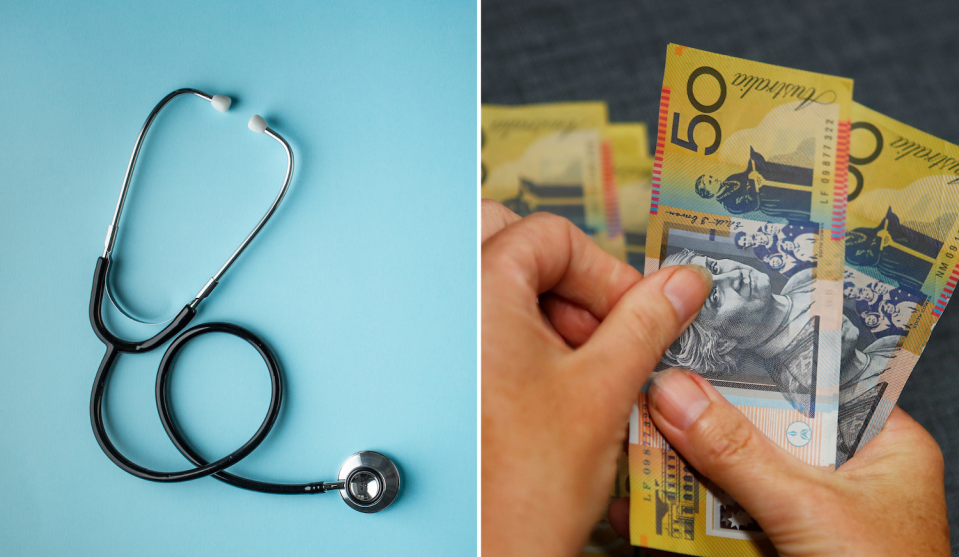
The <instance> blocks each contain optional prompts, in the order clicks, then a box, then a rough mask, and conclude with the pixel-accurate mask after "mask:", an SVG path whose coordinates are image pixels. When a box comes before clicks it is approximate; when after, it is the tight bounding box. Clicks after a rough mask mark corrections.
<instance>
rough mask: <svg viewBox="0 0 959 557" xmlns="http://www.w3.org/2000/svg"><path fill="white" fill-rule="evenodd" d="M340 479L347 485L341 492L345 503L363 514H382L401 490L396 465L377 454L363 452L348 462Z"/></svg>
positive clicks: (341, 468)
mask: <svg viewBox="0 0 959 557" xmlns="http://www.w3.org/2000/svg"><path fill="white" fill-rule="evenodd" d="M337 480H338V481H340V482H343V483H344V486H343V489H341V490H340V495H341V496H342V497H343V501H345V502H346V504H347V505H349V506H350V507H352V508H353V509H354V510H357V511H360V512H361V513H375V512H379V511H382V510H383V509H385V508H386V507H388V506H390V503H392V502H393V500H394V499H396V495H397V494H398V493H399V491H400V473H399V470H397V469H396V465H395V464H393V461H391V460H390V459H389V458H387V457H385V456H383V455H381V454H380V453H377V452H373V451H360V452H358V453H356V454H354V455H352V456H351V457H350V458H348V459H346V462H344V463H343V466H340V473H339V475H338V476H337Z"/></svg>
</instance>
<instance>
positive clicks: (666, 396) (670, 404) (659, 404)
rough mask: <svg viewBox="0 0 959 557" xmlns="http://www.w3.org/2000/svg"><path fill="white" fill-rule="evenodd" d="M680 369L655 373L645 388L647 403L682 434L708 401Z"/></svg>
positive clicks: (699, 414)
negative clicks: (647, 390)
mask: <svg viewBox="0 0 959 557" xmlns="http://www.w3.org/2000/svg"><path fill="white" fill-rule="evenodd" d="M688 373H689V372H686V371H684V370H681V369H675V368H673V369H667V370H666V371H662V372H660V373H657V374H656V375H655V376H654V377H653V382H652V384H651V385H650V386H649V401H650V403H651V404H652V405H653V407H654V408H655V409H656V410H657V411H658V412H659V414H660V415H661V416H662V417H663V418H664V419H665V420H666V421H667V422H669V423H670V425H672V426H673V427H675V428H676V429H679V430H680V431H686V430H687V429H688V428H689V426H691V425H693V422H695V421H696V420H698V419H699V417H700V416H701V415H702V414H703V412H704V411H705V410H706V407H707V406H709V398H707V397H706V393H704V392H703V390H702V389H700V388H699V385H697V384H696V382H695V381H693V380H692V379H691V378H690V377H689V375H688Z"/></svg>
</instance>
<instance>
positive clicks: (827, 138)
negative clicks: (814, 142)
mask: <svg viewBox="0 0 959 557" xmlns="http://www.w3.org/2000/svg"><path fill="white" fill-rule="evenodd" d="M825 124H826V127H825V129H824V130H823V138H822V139H823V146H822V147H823V149H822V170H820V171H819V172H820V176H819V181H820V182H822V183H823V184H829V183H831V182H832V178H833V169H832V165H833V160H835V158H836V150H835V149H834V148H833V144H835V142H836V135H835V134H836V121H835V120H830V119H829V118H826V122H825ZM825 195H828V194H825Z"/></svg>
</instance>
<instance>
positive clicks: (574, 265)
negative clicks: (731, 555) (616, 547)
mask: <svg viewBox="0 0 959 557" xmlns="http://www.w3.org/2000/svg"><path fill="white" fill-rule="evenodd" d="M482 240H483V243H482V267H481V269H482V336H483V338H482V366H483V367H482V374H483V375H482V472H481V474H482V544H483V552H484V555H487V556H507V557H509V556H524V557H526V556H536V555H551V556H552V555H557V556H559V555H570V556H572V555H576V554H577V553H578V552H579V550H580V548H581V547H582V545H583V544H584V542H585V541H586V539H587V536H588V534H589V532H590V530H591V529H592V527H593V525H594V524H595V522H596V520H597V519H598V518H599V517H600V515H601V514H602V510H603V507H604V504H605V501H606V500H607V498H608V494H609V486H610V485H611V484H612V482H613V479H614V476H615V462H616V457H617V454H618V452H619V451H621V450H622V444H623V442H624V440H625V434H626V430H625V426H624V424H625V423H626V422H627V419H628V416H629V412H630V409H631V408H632V405H633V404H634V402H635V400H636V397H637V395H638V392H639V389H640V387H641V386H642V384H643V383H644V382H645V381H646V379H647V378H648V377H649V375H650V373H651V371H652V369H653V367H654V366H655V364H656V363H657V362H658V361H659V359H660V358H661V356H662V354H663V352H664V351H665V349H666V348H667V347H668V346H669V345H670V344H671V343H672V342H673V340H675V338H676V337H677V336H678V335H679V333H680V332H681V330H682V329H683V328H684V327H686V326H688V324H689V323H690V322H691V321H692V320H693V319H694V318H695V317H696V314H697V312H698V310H699V308H700V306H701V305H702V303H703V301H704V300H705V298H706V296H707V294H708V292H709V290H710V288H711V287H710V286H709V283H710V278H709V275H708V273H707V274H706V276H701V275H700V274H699V271H697V267H695V266H690V267H684V266H675V267H669V268H666V269H663V270H661V271H659V272H656V273H654V274H652V275H650V276H649V277H646V278H643V277H642V276H641V275H640V274H639V273H638V272H636V271H635V270H633V269H632V268H631V267H629V266H627V265H625V264H624V263H621V262H619V261H617V260H616V259H614V258H612V257H611V256H609V255H607V254H605V253H604V252H602V251H601V250H599V248H598V247H597V246H596V245H595V244H593V243H592V242H591V241H589V239H588V238H587V237H586V236H585V235H583V234H582V233H581V232H580V231H579V230H578V229H576V228H575V227H574V226H572V225H571V224H570V223H569V222H568V221H565V220H563V219H560V218H558V217H552V216H549V215H532V216H530V217H527V218H526V219H522V220H521V219H520V218H519V217H518V216H517V215H515V214H513V213H511V212H510V211H508V210H507V209H506V208H505V207H503V206H502V205H499V204H496V203H494V202H488V201H484V202H483V207H482ZM670 285H672V286H673V287H674V288H671V287H670ZM676 287H678V288H676ZM659 377H660V379H658V380H657V381H656V382H654V383H653V384H652V386H651V387H650V403H651V405H652V409H651V415H652V417H653V420H654V421H655V422H656V424H657V426H658V427H659V428H660V430H661V431H662V432H663V433H664V435H665V436H666V437H667V439H669V441H670V443H671V444H672V445H673V446H675V447H676V448H677V449H678V450H679V451H680V453H682V454H683V455H684V456H685V457H686V458H687V459H688V460H689V461H690V463H691V464H692V465H693V466H694V467H696V468H697V469H698V470H699V471H700V472H702V473H703V474H705V475H706V476H707V477H709V478H711V479H712V480H713V481H715V482H716V483H717V484H718V485H720V487H722V488H723V489H725V490H726V491H727V492H728V493H730V494H731V495H732V496H733V497H734V498H736V500H737V501H739V502H740V504H742V505H743V507H744V508H746V509H747V510H748V511H749V512H750V513H751V514H752V515H753V516H754V517H755V518H756V520H757V521H758V522H759V524H760V525H761V526H762V527H763V528H764V530H765V531H766V532H767V533H768V534H769V535H770V538H771V539H772V541H773V544H774V545H775V546H776V547H777V549H778V550H779V551H780V553H781V554H782V555H795V556H800V555H802V556H806V555H808V556H815V555H853V556H855V555H930V556H937V555H948V554H949V537H948V524H947V522H946V510H945V494H944V487H943V462H942V456H941V453H940V452H939V449H938V447H937V446H936V444H935V441H933V440H932V438H931V437H930V436H929V434H928V433H926V432H925V430H923V429H922V427H921V426H919V425H918V424H917V423H916V422H914V421H913V420H912V419H911V418H909V417H908V416H906V414H905V413H904V412H902V411H901V410H899V409H898V408H897V409H896V410H894V411H893V413H892V415H891V416H890V418H889V420H888V422H887V423H886V426H885V427H884V428H883V430H882V432H880V434H879V435H877V436H876V437H875V438H874V439H873V440H872V441H870V442H869V443H868V444H867V445H866V446H865V447H864V448H863V449H862V450H860V452H859V453H857V455H856V456H855V457H854V458H853V459H851V460H850V461H848V462H847V463H846V464H844V465H843V467H842V468H840V470H839V471H838V472H834V473H829V472H824V471H821V470H819V469H817V468H814V467H812V466H808V465H806V464H804V463H802V462H800V461H799V460H797V459H795V458H794V457H792V456H791V455H789V454H788V453H786V452H785V451H784V450H783V449H781V448H780V447H778V446H776V445H775V444H774V443H773V442H772V441H770V440H769V439H768V438H767V437H766V436H764V435H762V433H761V432H759V431H758V430H757V429H756V428H755V427H754V426H752V424H751V423H750V422H749V421H748V420H747V419H746V418H745V417H744V416H743V415H742V413H740V412H739V411H738V410H736V409H735V408H734V407H732V406H731V405H729V404H728V403H727V402H726V401H725V399H723V398H722V397H721V396H720V395H719V394H718V392H716V391H715V389H713V388H712V387H711V386H710V385H709V384H708V382H706V381H705V380H703V379H702V378H700V377H699V376H698V375H695V374H690V373H687V372H681V371H670V372H666V373H664V374H660V375H659ZM697 393H698V394H697ZM609 512H610V520H611V522H612V524H613V526H614V528H616V529H617V531H619V532H621V534H623V535H625V534H626V532H627V530H628V527H627V525H628V515H627V513H628V501H626V500H620V501H617V502H616V503H614V505H612V506H611V507H610V511H609Z"/></svg>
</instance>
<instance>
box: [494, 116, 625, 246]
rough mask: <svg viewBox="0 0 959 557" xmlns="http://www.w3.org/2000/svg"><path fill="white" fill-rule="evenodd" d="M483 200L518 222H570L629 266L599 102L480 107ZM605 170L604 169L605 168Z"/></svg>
mask: <svg viewBox="0 0 959 557" xmlns="http://www.w3.org/2000/svg"><path fill="white" fill-rule="evenodd" d="M481 111H482V122H481V137H480V148H481V159H482V160H481V167H480V181H481V183H480V195H481V197H483V198H486V199H494V200H496V201H499V202H501V203H503V204H504V205H506V207H508V208H509V209H511V210H512V211H514V212H516V213H517V214H519V215H520V216H526V215H529V214H530V213H533V212H536V211H542V212H547V213H553V214H556V215H559V216H561V217H565V218H567V219H569V220H570V221H572V222H573V223H574V224H575V225H576V226H578V227H579V228H580V229H582V230H583V231H584V232H586V233H587V234H588V235H589V236H590V237H591V238H592V239H593V241H595V242H596V243H597V244H599V246H600V247H602V248H603V249H604V250H606V251H607V252H609V253H611V254H613V255H614V256H616V257H618V258H619V259H622V260H625V258H626V254H625V246H624V241H623V235H622V231H621V230H620V229H619V225H618V212H619V209H618V207H617V205H616V196H615V191H613V188H614V187H615V186H614V185H613V184H612V182H611V181H609V180H608V178H607V177H609V176H611V168H610V167H609V163H610V161H609V159H608V157H604V152H603V138H602V129H603V127H604V126H605V125H606V122H607V113H606V105H605V104H604V103H601V102H580V103H558V104H540V105H526V106H516V107H512V106H496V105H483V106H482V110H481ZM604 164H605V165H606V166H605V167H604Z"/></svg>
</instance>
